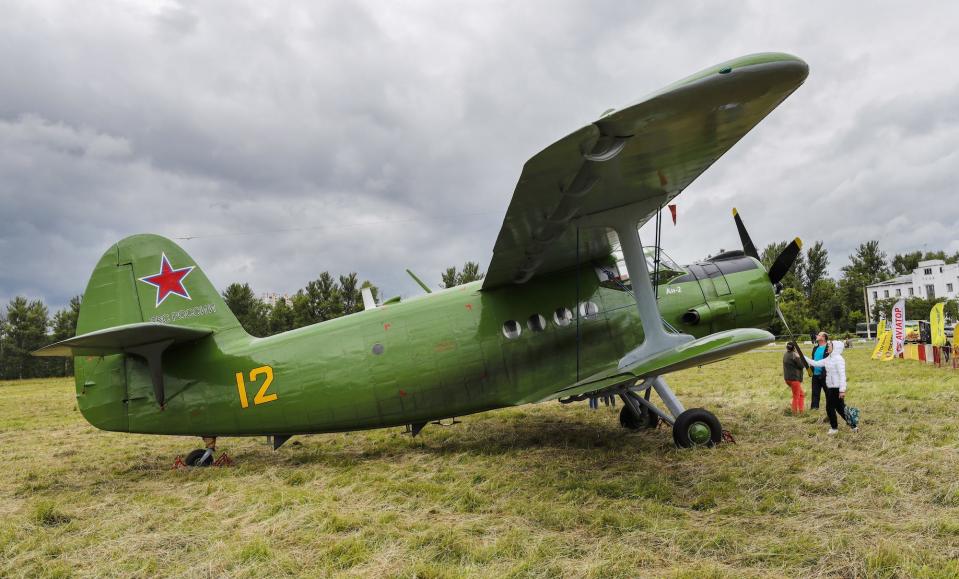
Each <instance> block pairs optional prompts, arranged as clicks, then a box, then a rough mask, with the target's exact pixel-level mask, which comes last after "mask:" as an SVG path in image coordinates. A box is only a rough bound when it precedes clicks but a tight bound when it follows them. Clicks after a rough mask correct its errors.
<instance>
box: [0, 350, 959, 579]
mask: <svg viewBox="0 0 959 579" xmlns="http://www.w3.org/2000/svg"><path fill="white" fill-rule="evenodd" d="M867 354H868V352H866V350H865V349H853V350H851V351H850V352H849V355H848V356H847V360H848V372H849V383H850V389H849V402H850V403H851V404H853V405H855V406H858V407H859V408H861V409H862V411H863V429H862V432H861V433H859V434H858V435H855V434H853V433H851V432H849V430H848V429H845V428H843V429H842V430H841V432H840V433H839V435H838V436H835V437H829V436H827V435H826V429H827V428H828V425H827V424H825V422H823V421H822V417H823V415H824V413H816V414H807V415H806V416H802V417H792V416H788V415H787V414H788V413H784V410H786V408H787V407H788V404H789V391H788V389H787V388H786V387H785V385H784V384H783V383H782V378H781V376H780V372H781V355H780V354H779V353H777V352H759V353H750V354H745V355H741V356H738V357H736V358H733V359H731V360H726V361H723V362H719V363H716V364H713V365H710V366H707V367H703V368H696V369H692V370H687V371H684V372H681V373H678V374H676V375H672V376H670V377H669V378H668V380H669V382H670V385H671V386H672V387H673V389H674V390H676V392H677V394H678V395H679V396H680V397H681V399H682V400H683V402H684V403H685V404H686V405H687V406H688V407H697V406H698V407H704V408H707V409H710V410H713V411H714V412H715V413H716V414H717V416H718V417H719V418H720V420H722V422H723V426H724V427H725V428H728V429H730V430H731V431H732V432H733V433H734V435H735V436H736V439H737V441H738V444H736V445H722V446H720V447H717V448H715V449H709V450H706V449H693V450H677V449H675V448H674V447H673V445H672V437H671V436H670V433H669V431H668V429H666V428H664V427H661V428H659V429H658V430H655V431H651V432H650V431H646V432H635V433H634V432H627V431H624V430H622V429H620V428H619V426H618V420H617V414H616V411H618V410H619V408H618V407H617V408H616V409H615V410H614V409H607V408H605V407H604V408H600V409H599V410H598V411H589V410H588V409H587V408H586V404H585V403H583V404H579V405H569V406H565V405H560V404H553V403H548V404H541V405H537V406H525V407H522V408H514V409H505V410H500V411H496V412H490V413H485V414H480V415H475V416H468V417H465V418H463V419H462V420H463V423H462V424H460V425H458V426H456V427H455V428H435V427H432V426H431V427H428V428H426V429H425V430H424V431H423V433H422V434H421V435H420V436H419V437H417V438H416V439H411V438H409V437H408V436H404V435H402V434H401V433H400V431H401V429H388V430H379V431H369V432H358V433H349V434H331V435H317V436H303V437H297V438H296V439H295V440H294V441H291V442H290V443H288V444H286V445H284V446H283V447H282V448H281V449H280V450H279V451H276V452H274V451H272V450H271V448H270V447H269V446H267V445H266V444H264V441H263V440H262V439H253V438H235V439H231V438H225V439H222V440H221V441H220V446H221V448H222V449H223V450H225V451H227V452H229V454H230V455H231V456H232V457H233V458H234V459H235V460H236V463H237V465H236V466H235V467H232V468H222V469H196V470H186V471H171V470H169V467H170V464H171V463H172V460H173V457H174V456H176V455H177V454H180V455H182V454H184V453H185V452H186V451H188V450H189V449H191V448H194V447H196V446H197V441H196V440H193V439H189V438H184V437H160V436H142V435H130V434H117V433H108V432H100V431H98V430H96V429H94V428H92V427H91V426H89V425H88V424H86V423H85V422H84V421H83V419H82V417H81V416H80V414H79V413H78V412H77V411H76V407H75V400H74V393H73V386H72V382H71V381H69V380H33V381H24V382H11V383H5V384H0V442H3V443H5V444H4V459H5V461H6V467H5V468H4V469H3V470H2V471H0V495H2V499H3V500H0V576H37V575H40V576H64V577H66V576H71V575H75V576H102V575H126V576H183V575H186V576H197V575H202V576H222V575H234V576H247V577H259V576H277V575H279V576H300V575H307V576H351V577H352V576H369V577H414V576H415V577H490V576H497V577H556V576H566V577H597V578H599V577H603V578H606V577H637V576H661V577H696V578H700V577H737V578H738V577H765V576H791V577H794V576H803V577H832V576H850V577H852V576H876V577H906V576H908V577H913V576H916V577H944V576H959V564H957V561H959V523H957V521H959V482H957V473H959V420H957V414H959V373H954V372H952V371H949V370H944V369H937V368H931V367H929V366H924V365H921V364H919V363H914V362H898V361H897V362H891V363H879V362H873V361H870V360H867V359H866V357H867ZM805 385H806V387H807V389H808V387H809V384H808V380H807V382H806V384H805ZM294 443H299V444H294Z"/></svg>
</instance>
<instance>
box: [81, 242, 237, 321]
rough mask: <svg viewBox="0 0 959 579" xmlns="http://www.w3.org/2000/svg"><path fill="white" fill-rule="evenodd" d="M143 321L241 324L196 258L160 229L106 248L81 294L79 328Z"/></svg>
mask: <svg viewBox="0 0 959 579" xmlns="http://www.w3.org/2000/svg"><path fill="white" fill-rule="evenodd" d="M139 322H157V323H163V324H172V325H177V326H186V327H202V328H207V329H211V330H213V331H216V332H222V331H226V330H235V329H239V328H240V323H239V322H238V321H237V319H236V316H234V315H233V312H231V311H230V309H229V308H228V307H227V305H226V303H225V302H224V301H223V298H222V297H220V294H219V293H218V292H217V291H216V289H215V288H214V287H213V284H211V283H210V280H208V279H207V277H206V275H205V274H204V273H203V270H201V269H200V268H199V267H198V266H197V265H196V262H194V261H193V259H192V258H191V257H190V256H189V255H188V254H187V253H186V252H185V251H183V249H181V248H180V247H179V246H178V245H177V244H175V243H173V242H172V241H170V240H169V239H166V238H163V237H160V236H158V235H134V236H132V237H127V238H126V239H123V240H121V241H119V242H117V243H116V244H115V245H113V246H112V247H110V249H108V250H107V251H106V253H104V254H103V257H102V258H100V262H99V263H98V264H97V266H96V268H95V269H94V270H93V275H92V276H91V277H90V282H89V284H88V285H87V289H86V291H85V292H84V294H83V304H82V305H81V307H80V316H79V319H78V320H77V334H78V335H80V334H86V333H89V332H94V331H96V330H102V329H104V328H110V327H114V326H121V325H126V324H135V323H139Z"/></svg>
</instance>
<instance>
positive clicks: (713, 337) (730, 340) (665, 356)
mask: <svg viewBox="0 0 959 579" xmlns="http://www.w3.org/2000/svg"><path fill="white" fill-rule="evenodd" d="M775 339H776V338H775V336H773V335H772V334H770V333H769V332H767V331H765V330H759V329H756V328H737V329H735V330H727V331H725V332H717V333H715V334H710V335H708V336H705V337H702V338H699V339H698V340H693V341H691V342H686V343H685V344H682V345H680V346H677V347H675V348H670V349H668V350H666V351H664V352H661V353H659V354H656V355H655V356H652V357H650V358H647V359H645V360H639V361H637V362H635V363H633V364H630V365H629V366H625V367H623V368H619V367H617V366H610V367H609V368H607V369H606V370H603V371H602V372H597V373H596V374H593V375H592V376H590V377H588V378H585V379H583V380H580V381H579V382H577V383H576V384H573V385H572V386H569V387H568V388H565V389H563V390H560V391H558V392H556V393H555V394H554V395H552V396H550V397H549V398H547V400H550V399H554V398H560V397H566V396H575V395H577V394H583V393H586V392H594V391H596V390H602V389H604V388H609V387H611V386H616V385H618V384H623V383H625V382H629V381H631V380H638V379H640V378H646V377H647V376H661V375H663V374H667V373H669V372H676V371H679V370H685V369H687V368H693V367H695V366H702V365H704V364H709V363H711V362H718V361H719V360H723V359H725V358H729V357H730V356H733V355H735V354H739V353H742V352H746V351H748V350H752V349H753V348H758V347H759V346H765V345H766V344H770V343H772V342H773V341H774V340H775ZM538 402H542V401H538Z"/></svg>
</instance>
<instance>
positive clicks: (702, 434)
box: [673, 408, 723, 448]
mask: <svg viewBox="0 0 959 579" xmlns="http://www.w3.org/2000/svg"><path fill="white" fill-rule="evenodd" d="M722 439H723V427H722V425H720V424H719V419H718V418H716V417H715V416H714V415H713V413H712V412H709V411H708V410H703V409H702V408H690V409H689V410H687V411H685V412H683V413H682V414H680V415H679V416H678V417H676V423H675V424H673V441H674V442H675V443H676V446H678V447H679V448H691V447H693V446H714V445H716V444H718V443H720V442H721V441H722Z"/></svg>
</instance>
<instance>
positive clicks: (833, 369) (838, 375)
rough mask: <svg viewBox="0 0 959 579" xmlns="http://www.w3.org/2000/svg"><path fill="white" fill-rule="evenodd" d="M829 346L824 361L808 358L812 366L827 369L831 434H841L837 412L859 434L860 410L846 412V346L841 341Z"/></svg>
mask: <svg viewBox="0 0 959 579" xmlns="http://www.w3.org/2000/svg"><path fill="white" fill-rule="evenodd" d="M829 345H830V349H829V355H828V357H827V358H824V359H822V360H810V359H809V358H806V362H807V363H808V364H809V365H810V366H815V367H819V368H825V369H826V414H827V415H828V416H829V427H830V428H829V434H830V435H833V434H836V433H837V432H839V421H838V420H837V419H836V413H837V412H838V413H839V416H842V419H843V420H845V421H846V423H847V424H849V427H850V428H852V431H853V432H858V431H859V410H858V409H856V408H850V409H849V411H848V412H847V410H846V401H845V398H846V360H845V359H844V358H843V357H842V351H843V350H844V349H845V346H844V345H843V343H842V342H841V341H839V340H834V341H832V342H829Z"/></svg>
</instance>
